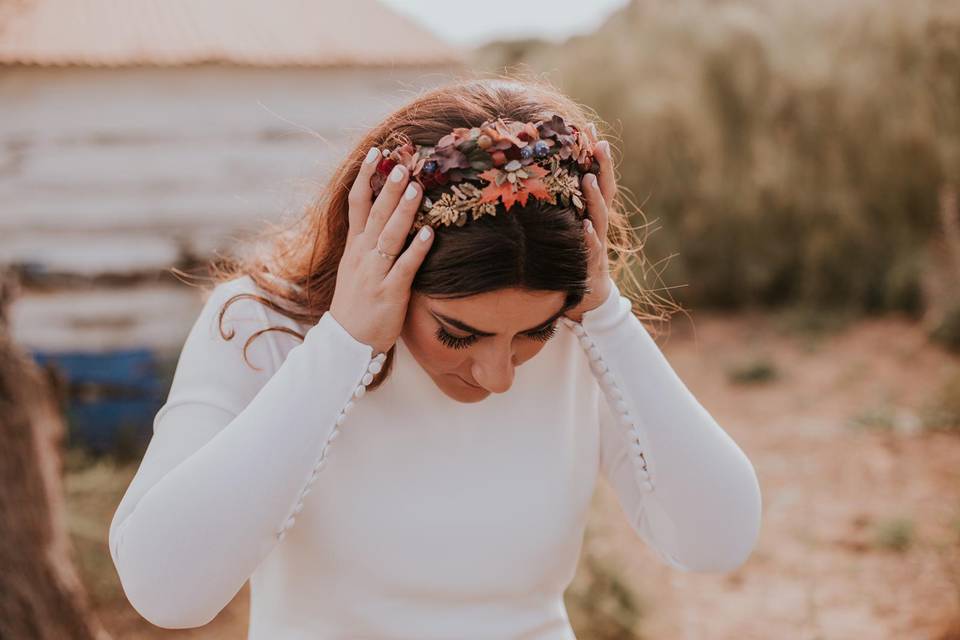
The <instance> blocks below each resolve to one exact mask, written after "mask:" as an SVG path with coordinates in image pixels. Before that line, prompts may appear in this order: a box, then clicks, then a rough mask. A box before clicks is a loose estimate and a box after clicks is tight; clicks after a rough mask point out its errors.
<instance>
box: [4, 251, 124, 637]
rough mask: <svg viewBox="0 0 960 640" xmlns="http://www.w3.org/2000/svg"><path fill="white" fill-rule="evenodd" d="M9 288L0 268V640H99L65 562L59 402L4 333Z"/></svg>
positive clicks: (80, 590) (67, 550)
mask: <svg viewBox="0 0 960 640" xmlns="http://www.w3.org/2000/svg"><path fill="white" fill-rule="evenodd" d="M16 288H17V287H16V283H15V280H14V278H13V277H12V276H11V275H9V274H7V273H4V272H3V271H2V270H0V640H47V639H50V640H61V639H63V638H71V639H76V640H88V639H90V640H93V639H97V640H104V639H107V638H109V635H108V634H107V633H106V631H104V630H103V628H102V626H101V625H100V623H99V622H98V621H97V619H96V617H95V616H94V615H93V613H92V612H91V611H90V609H89V605H88V603H87V598H86V593H85V591H84V588H83V585H82V583H81V581H80V578H79V575H78V573H77V571H76V569H75V567H74V565H73V561H72V559H71V554H72V548H71V544H70V539H69V536H68V533H67V527H66V509H65V504H64V493H63V488H62V484H61V479H62V454H61V446H62V442H63V438H64V435H65V427H64V422H63V419H62V418H61V414H60V410H59V406H58V404H59V403H58V402H57V400H56V398H55V396H54V394H53V392H52V389H51V385H50V383H49V381H48V380H47V378H46V376H45V375H44V374H43V373H42V372H41V370H40V368H39V367H37V366H36V365H35V363H34V362H33V361H32V360H31V359H30V358H29V357H28V356H27V355H26V354H24V353H23V352H21V351H20V350H19V349H18V348H17V347H16V346H15V345H14V344H13V342H12V339H11V337H10V335H9V325H8V321H7V311H8V308H9V305H10V303H11V301H12V298H13V296H14V292H15V290H16Z"/></svg>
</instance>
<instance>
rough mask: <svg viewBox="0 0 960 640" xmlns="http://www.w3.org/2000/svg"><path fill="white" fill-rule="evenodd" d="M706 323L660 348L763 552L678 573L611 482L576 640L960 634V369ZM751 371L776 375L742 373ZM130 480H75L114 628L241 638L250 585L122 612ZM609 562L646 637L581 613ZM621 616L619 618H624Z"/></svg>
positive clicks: (922, 349)
mask: <svg viewBox="0 0 960 640" xmlns="http://www.w3.org/2000/svg"><path fill="white" fill-rule="evenodd" d="M693 318H694V323H693V325H691V324H690V321H689V320H687V319H686V318H677V319H676V321H675V323H674V327H673V331H672V335H670V336H669V338H667V339H665V340H664V341H661V342H660V344H661V348H662V349H663V350H664V352H665V353H666V355H667V357H668V359H669V360H670V362H671V363H672V364H673V366H674V367H675V369H676V370H677V373H678V374H679V375H680V377H681V378H682V379H683V380H684V381H685V383H686V384H687V386H688V387H689V388H690V389H691V391H693V393H694V394H695V395H696V396H697V397H698V398H699V399H700V401H701V403H702V404H703V405H704V407H705V408H706V409H707V410H708V411H710V413H711V414H713V416H714V417H715V418H716V419H717V421H718V422H719V423H720V424H721V425H722V426H723V427H724V428H725V429H726V430H727V431H728V432H729V433H730V435H731V436H732V437H733V438H734V440H736V441H737V443H738V444H739V445H740V446H741V448H743V450H744V451H745V452H746V453H747V455H748V456H749V457H750V459H751V460H752V461H753V463H754V465H755V467H756V469H757V473H758V475H759V478H760V485H761V489H762V492H763V514H764V515H763V527H762V532H761V538H760V542H759V544H758V546H757V548H756V549H755V551H754V553H753V555H752V556H751V558H750V559H749V560H748V562H747V563H746V564H744V565H743V566H742V567H740V568H739V569H738V570H737V571H734V572H732V573H729V574H708V573H685V572H681V571H677V570H674V569H671V568H669V567H667V566H665V565H664V564H662V563H660V562H659V561H658V560H657V558H656V556H654V554H653V553H652V551H651V550H650V549H648V548H647V547H646V546H645V545H644V544H643V542H642V541H640V540H639V538H637V537H636V536H635V535H634V534H633V532H632V531H631V530H630V528H629V525H628V523H627V521H626V519H625V518H624V517H623V514H622V512H621V511H620V507H619V505H618V504H617V502H616V498H615V496H614V495H613V493H612V490H611V489H610V487H609V486H608V485H607V484H606V483H605V482H603V481H601V482H600V483H599V484H598V490H597V493H596V495H595V496H594V503H593V510H592V513H591V518H590V521H589V526H588V531H587V542H586V544H585V546H584V555H583V557H582V559H581V569H580V571H579V572H578V574H577V578H576V579H575V580H574V584H573V586H571V589H569V590H568V592H567V595H568V607H569V608H570V611H571V618H572V621H573V623H574V627H575V629H576V631H577V634H578V637H579V638H581V639H582V640H587V639H591V638H597V639H599V638H682V639H701V638H703V639H710V640H713V639H717V640H726V639H731V640H732V639H738V640H751V639H760V638H763V639H769V638H790V639H797V640H807V639H809V640H814V639H817V640H819V639H824V640H827V639H829V640H834V639H837V640H843V639H847V638H851V639H853V638H858V639H859V638H871V639H876V640H885V639H890V640H893V639H896V640H910V639H918V640H919V639H923V640H948V639H949V640H956V639H958V638H960V627H958V621H960V431H955V432H953V433H946V432H933V431H927V430H924V429H922V428H921V426H920V417H921V415H922V408H923V407H924V406H926V404H927V403H929V402H930V401H931V399H932V398H933V397H934V395H935V393H936V391H937V389H938V387H939V385H940V384H941V383H942V381H943V380H945V379H946V378H947V377H948V376H950V375H953V374H955V373H956V372H957V371H960V357H957V356H951V355H949V354H947V353H946V352H944V351H943V350H942V349H940V348H938V347H936V346H933V345H931V344H929V343H928V341H927V340H926V338H925V336H924V334H923V332H922V331H921V330H920V328H919V327H918V326H917V325H916V324H915V323H912V322H910V321H909V320H907V319H901V318H898V317H889V318H883V319H873V320H868V321H860V322H858V323H856V324H855V325H851V326H849V327H847V328H845V329H842V330H840V331H838V332H835V333H831V334H828V335H824V336H822V337H815V336H811V335H810V334H808V333H794V332H791V331H785V330H784V329H782V327H784V326H785V325H784V323H783V322H782V321H781V320H780V319H778V317H775V316H771V315H765V314H746V315H744V314H740V315H736V316H724V315H716V314H706V313H697V314H694V315H693ZM694 329H695V332H694ZM694 334H695V335H694ZM755 362H761V363H767V364H770V365H772V366H773V370H774V371H775V372H776V376H775V377H774V378H773V379H769V380H766V381H761V382H755V383H738V382H735V381H734V380H733V379H732V377H731V376H730V371H731V370H732V369H735V368H737V367H741V366H744V365H749V364H750V363H755ZM132 473H133V468H130V467H127V468H121V469H119V470H112V469H108V468H107V467H105V466H99V467H96V466H95V467H90V468H86V469H84V470H82V471H76V472H74V473H71V474H70V475H69V476H68V493H69V496H70V509H71V522H72V523H73V524H72V526H73V529H74V539H75V540H76V541H77V545H78V552H79V555H78V557H79V560H80V563H81V569H82V571H83V572H84V574H85V576H86V578H87V582H88V585H89V586H90V589H91V595H92V597H93V598H94V601H95V603H96V605H97V608H98V612H99V613H100V615H101V617H102V619H103V621H104V623H105V624H106V626H107V627H108V628H109V629H110V630H111V631H113V632H114V634H115V637H117V638H175V637H183V638H208V639H213V638H244V637H245V634H246V618H247V613H248V609H247V606H248V605H247V599H248V593H247V588H246V587H245V588H244V589H243V590H242V591H241V592H240V593H239V594H238V596H237V597H236V598H235V599H234V601H233V602H232V603H231V604H230V605H229V606H228V607H227V608H226V609H225V610H224V611H223V612H222V613H221V614H220V615H219V616H218V617H217V618H216V619H215V620H214V622H212V623H211V624H210V625H207V626H206V627H204V628H202V629H194V630H185V631H172V630H164V629H159V628H156V627H152V626H151V625H149V624H148V623H146V622H144V621H143V620H141V619H140V618H139V617H138V616H137V614H136V612H134V611H133V610H132V609H131V608H130V607H129V605H128V604H126V602H125V600H124V599H123V596H122V592H121V591H120V590H119V586H118V585H117V583H116V577H115V574H114V573H113V569H112V565H111V564H110V560H109V556H108V555H106V554H107V551H106V547H105V543H104V541H105V540H106V527H107V526H108V525H109V518H110V516H111V515H112V507H113V506H115V504H116V502H117V501H119V496H120V495H121V494H122V491H123V489H124V487H125V485H126V482H128V481H129V478H130V476H131V475H132ZM105 485H107V486H108V487H109V488H107V489H105V488H104V486H105ZM597 563H600V565H599V566H603V567H605V569H603V571H604V572H609V574H610V575H607V576H604V577H605V578H606V579H607V580H608V581H609V583H610V584H622V585H624V586H625V587H626V588H627V589H628V590H629V592H630V594H632V596H633V597H634V603H635V604H634V610H633V612H632V613H633V614H635V622H632V623H623V625H624V626H631V628H632V631H627V630H625V629H623V628H622V627H621V628H620V629H619V630H614V631H610V630H609V629H610V625H609V624H606V623H608V622H609V619H607V620H603V621H602V620H601V618H603V617H604V616H605V615H606V614H604V613H603V612H602V611H603V610H602V609H601V608H598V609H597V610H595V611H593V613H589V614H586V613H583V612H582V611H581V608H580V607H579V606H576V604H575V602H574V601H578V600H579V598H581V597H582V596H583V594H584V593H588V592H587V591H586V590H585V589H586V587H585V586H584V585H586V584H588V583H595V582H596V581H595V578H596V576H595V575H593V574H595V573H596V571H594V570H593V569H592V567H594V566H598V565H597ZM589 593H593V592H592V591H591V592H589ZM601 599H603V594H602V592H601ZM621 609H623V607H621ZM612 611H613V612H614V613H611V614H610V615H609V616H608V618H615V617H617V613H616V608H615V607H614V608H613V609H612ZM620 613H621V614H622V613H623V611H620ZM629 618H630V616H626V618H624V617H623V616H621V619H629ZM601 627H603V628H604V629H606V630H605V631H603V632H600V631H599V629H600V628H601Z"/></svg>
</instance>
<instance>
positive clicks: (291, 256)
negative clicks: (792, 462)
mask: <svg viewBox="0 0 960 640" xmlns="http://www.w3.org/2000/svg"><path fill="white" fill-rule="evenodd" d="M508 174H513V176H512V177H511V176H510V175H508ZM388 176H389V177H388ZM616 200H617V198H616V181H615V178H614V167H613V162H612V160H611V154H610V149H609V143H607V142H598V141H597V138H596V131H595V128H593V127H592V126H591V125H590V124H589V121H588V118H587V116H586V114H585V113H584V111H583V110H582V109H581V108H580V107H578V105H576V104H575V103H573V102H572V101H571V100H569V99H567V98H565V97H564V96H562V95H560V94H559V93H557V92H555V91H553V90H551V89H550V88H548V87H544V86H541V85H538V84H532V83H521V82H516V81H503V80H471V81H464V82H459V83H456V84H453V85H451V86H446V87H442V88H439V89H437V90H434V91H431V92H428V93H426V94H424V95H422V96H420V97H419V98H417V99H415V100H414V101H412V102H411V103H410V104H408V105H406V106H404V107H403V108H401V109H399V110H397V111H396V112H394V113H393V114H391V115H390V116H389V117H387V118H386V119H385V121H384V122H383V123H382V124H381V125H380V126H378V127H375V128H374V129H373V130H372V131H371V132H370V133H369V134H368V135H367V136H366V137H365V138H364V139H363V140H362V141H361V143H360V144H359V145H358V146H357V148H355V149H354V150H353V152H351V153H350V155H349V157H348V158H347V160H346V161H345V162H344V163H343V165H342V166H341V167H340V168H339V170H338V171H336V172H335V173H334V176H333V178H332V180H331V183H330V185H329V187H328V189H327V190H326V191H325V192H324V194H323V196H322V197H321V198H320V199H319V200H318V202H317V203H316V204H315V205H314V206H312V207H311V208H310V209H309V210H308V211H307V215H306V216H304V219H303V223H304V224H305V225H306V231H304V230H303V229H299V230H297V231H296V232H295V233H293V234H288V235H286V236H283V237H281V239H280V240H279V241H278V242H277V243H276V245H275V250H274V251H272V252H270V254H269V255H268V256H267V257H266V258H256V257H254V258H251V259H250V261H249V262H248V263H247V264H241V265H239V266H238V267H235V268H234V270H233V271H231V272H228V273H226V274H224V275H222V276H221V280H222V281H221V282H220V283H219V284H218V285H217V286H216V287H215V288H214V289H213V292H212V295H211V296H210V298H209V299H208V300H207V302H206V305H205V307H204V308H203V310H202V312H201V314H200V317H199V319H198V320H197V322H196V324H195V325H194V327H193V329H192V331H191V332H190V335H189V336H188V338H187V340H186V343H185V345H184V347H183V351H182V353H181V355H180V360H179V362H178V365H177V369H176V373H175V376H174V379H173V385H172V388H171V390H170V394H169V397H168V399H167V402H166V403H165V404H164V406H163V407H162V408H161V409H160V411H159V412H158V414H157V416H156V419H155V423H154V433H153V438H152V440H151V441H150V445H149V447H148V448H147V451H146V454H145V456H144V458H143V461H142V463H141V465H140V468H139V470H138V472H137V474H136V476H135V477H134V479H133V481H132V482H131V484H130V487H129V488H128V490H127V492H126V495H125V496H124V498H123V500H122V502H121V503H120V505H119V507H118V509H117V512H116V515H115V517H114V519H113V522H112V524H111V527H110V536H109V544H110V551H111V555H112V557H113V561H114V563H115V565H116V567H117V571H118V573H119V575H120V578H121V581H122V583H123V588H124V590H125V592H126V594H127V596H128V598H129V599H130V601H131V603H132V604H133V606H134V607H135V608H136V609H137V611H139V612H140V613H141V614H142V615H143V616H144V617H145V618H146V619H148V620H149V621H151V622H152V623H154V624H156V625H158V626H162V627H169V628H186V627H197V626H201V625H204V624H206V623H208V622H209V621H210V620H211V619H213V617H214V616H216V615H217V613H218V612H219V611H220V610H222V609H223V607H224V606H226V605H227V603H228V602H229V601H230V600H231V599H232V598H233V596H234V595H235V594H236V593H237V592H238V591H239V590H240V588H241V587H242V585H243V584H244V582H246V581H247V580H248V579H250V582H251V619H250V633H249V638H254V639H258V640H262V639H270V640H274V639H278V640H293V639H305V638H326V639H334V638H418V639H427V638H485V639H489V638H543V639H546V638H549V639H559V638H567V639H568V638H573V637H574V636H573V631H572V629H571V627H570V624H569V621H568V618H567V613H566V610H565V608H564V603H563V593H564V590H565V588H566V587H567V585H568V584H569V583H570V581H571V580H572V578H573V575H574V572H575V569H576V565H577V560H578V556H579V552H580V547H581V543H582V539H583V532H584V527H585V520H586V515H587V511H588V506H589V503H590V500H591V496H592V494H593V492H594V487H595V481H596V478H597V477H598V475H599V474H602V475H603V476H604V477H605V478H606V479H607V480H608V481H609V482H610V484H611V486H612V487H613V489H614V490H615V491H616V493H617V496H618V499H619V501H620V504H621V505H622V507H623V509H624V513H625V514H626V516H627V518H628V519H629V522H630V524H631V526H632V527H633V529H634V530H635V531H636V533H637V535H638V536H639V537H640V538H641V539H642V540H644V541H645V542H646V543H647V544H648V545H650V547H651V548H653V549H654V550H655V551H656V552H657V554H658V555H659V557H660V558H662V560H663V561H664V562H666V563H668V564H669V565H671V566H673V567H675V568H677V569H679V570H685V571H730V570H732V569H734V568H736V567H738V566H740V565H741V564H742V563H743V562H745V560H746V559H747V557H748V556H749V554H750V553H751V550H752V549H753V547H754V545H755V543H756V540H757V537H758V534H759V526H760V507H761V503H760V490H759V485H758V482H757V477H756V474H755V472H754V469H753V466H752V465H751V463H750V461H749V460H748V458H747V457H746V456H745V455H744V453H743V452H742V451H741V449H740V448H739V447H738V446H737V445H736V444H735V443H734V441H733V440H732V439H731V438H730V436H729V435H728V434H727V433H726V432H725V431H724V430H723V429H722V428H721V427H720V426H719V425H718V424H717V423H716V422H715V421H714V419H713V418H712V417H711V416H710V414H709V413H708V412H707V411H706V410H705V409H704V408H703V407H702V406H701V405H700V404H699V403H698V402H697V400H696V399H695V398H694V397H693V396H692V395H691V393H690V392H689V390H688V389H687V388H686V387H685V385H684V384H683V382H682V381H681V380H680V379H679V378H678V377H677V375H676V374H675V373H674V371H673V370H672V368H671V367H670V366H669V364H668V362H667V360H666V359H665V358H664V357H663V355H662V354H661V352H660V351H659V349H658V348H657V347H656V345H655V343H654V342H653V340H652V338H651V336H650V335H649V334H648V333H647V331H646V330H645V329H644V327H643V325H642V324H641V323H640V321H639V319H638V318H637V316H636V315H634V313H633V311H632V303H631V300H630V299H628V298H627V297H626V296H623V295H621V293H620V290H619V288H618V286H617V284H616V282H615V281H614V279H613V277H612V275H611V271H610V265H609V260H608V253H607V248H608V247H607V245H608V242H607V241H608V237H609V238H616V240H615V243H616V244H614V247H613V248H614V249H616V250H617V251H618V252H619V253H620V258H621V262H620V263H618V264H619V265H620V266H622V258H623V257H624V251H625V250H626V249H629V247H630V242H631V237H630V236H629V234H628V233H627V232H625V231H624V230H625V229H628V228H629V227H628V226H626V221H625V217H624V216H623V214H622V213H620V212H619V210H618V208H617V207H616V206H615V201H616ZM225 327H227V329H226V330H224V328H225Z"/></svg>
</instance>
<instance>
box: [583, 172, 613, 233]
mask: <svg viewBox="0 0 960 640" xmlns="http://www.w3.org/2000/svg"><path fill="white" fill-rule="evenodd" d="M580 188H581V190H582V191H583V196H584V198H586V201H587V212H588V213H589V214H590V221H591V222H592V223H593V228H594V230H595V231H596V233H597V236H598V237H599V239H600V241H601V242H603V240H604V239H605V238H606V237H607V203H606V201H605V200H604V199H603V193H602V192H601V191H600V187H599V184H598V182H597V176H595V175H593V174H592V173H588V174H586V175H584V176H583V179H582V180H581V183H580Z"/></svg>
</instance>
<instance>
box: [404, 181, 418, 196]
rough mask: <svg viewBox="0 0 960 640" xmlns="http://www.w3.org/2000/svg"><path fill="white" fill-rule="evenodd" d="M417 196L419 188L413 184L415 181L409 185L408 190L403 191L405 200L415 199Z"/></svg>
mask: <svg viewBox="0 0 960 640" xmlns="http://www.w3.org/2000/svg"><path fill="white" fill-rule="evenodd" d="M416 197H417V188H416V187H415V186H413V183H412V182H411V183H410V184H408V185H407V190H406V191H404V192H403V199H404V200H413V199H414V198H416Z"/></svg>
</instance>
